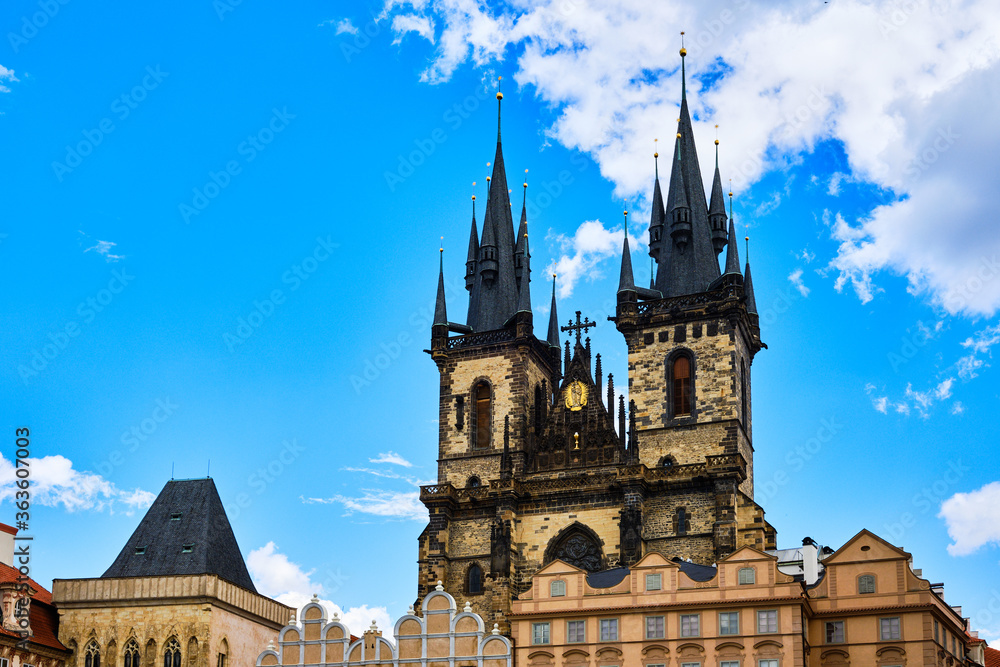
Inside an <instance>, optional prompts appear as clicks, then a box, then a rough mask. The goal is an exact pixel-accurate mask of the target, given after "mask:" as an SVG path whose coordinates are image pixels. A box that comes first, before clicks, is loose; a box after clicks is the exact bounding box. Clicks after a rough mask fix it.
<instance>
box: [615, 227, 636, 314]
mask: <svg viewBox="0 0 1000 667" xmlns="http://www.w3.org/2000/svg"><path fill="white" fill-rule="evenodd" d="M634 291H635V276H634V275H633V274H632V251H631V249H630V248H629V246H628V211H627V210H626V211H625V240H624V242H623V243H622V271H621V274H620V276H619V278H618V293H619V294H621V293H622V292H634Z"/></svg>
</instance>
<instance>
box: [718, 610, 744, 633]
mask: <svg viewBox="0 0 1000 667" xmlns="http://www.w3.org/2000/svg"><path fill="white" fill-rule="evenodd" d="M719 634H720V635H738V634H740V612H738V611H723V612H719Z"/></svg>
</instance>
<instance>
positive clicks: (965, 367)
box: [957, 323, 1000, 380]
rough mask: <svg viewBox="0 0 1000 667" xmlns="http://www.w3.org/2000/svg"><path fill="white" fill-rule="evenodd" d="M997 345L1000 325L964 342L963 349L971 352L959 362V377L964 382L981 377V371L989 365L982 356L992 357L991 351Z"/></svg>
mask: <svg viewBox="0 0 1000 667" xmlns="http://www.w3.org/2000/svg"><path fill="white" fill-rule="evenodd" d="M997 343H1000V323H997V324H995V325H993V326H988V327H986V328H985V329H983V330H982V331H977V332H976V333H974V334H973V335H971V336H969V337H968V338H966V339H965V340H964V341H962V347H964V348H965V349H967V350H971V352H970V353H969V354H967V355H966V356H964V357H962V358H960V359H959V360H958V363H957V367H958V376H959V377H960V378H962V379H963V380H971V379H972V378H974V377H976V376H977V375H979V369H981V368H983V367H984V366H988V365H989V364H987V363H986V361H985V360H984V359H981V358H980V355H986V356H988V357H992V356H993V354H992V352H991V350H992V349H993V346H994V345H996V344H997Z"/></svg>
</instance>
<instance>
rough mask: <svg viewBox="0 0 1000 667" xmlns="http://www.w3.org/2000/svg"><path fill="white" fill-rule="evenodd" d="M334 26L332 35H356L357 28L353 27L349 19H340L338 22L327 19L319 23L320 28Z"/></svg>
mask: <svg viewBox="0 0 1000 667" xmlns="http://www.w3.org/2000/svg"><path fill="white" fill-rule="evenodd" d="M334 24H336V26H337V29H336V32H334V35H343V34H345V33H346V34H348V35H356V34H358V27H357V26H356V25H354V23H353V22H352V21H351V19H340V20H339V21H338V20H337V19H328V20H326V21H323V22H322V23H320V26H325V25H334Z"/></svg>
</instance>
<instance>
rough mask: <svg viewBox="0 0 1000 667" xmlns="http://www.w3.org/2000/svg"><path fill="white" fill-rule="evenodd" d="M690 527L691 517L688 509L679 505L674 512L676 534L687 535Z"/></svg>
mask: <svg viewBox="0 0 1000 667" xmlns="http://www.w3.org/2000/svg"><path fill="white" fill-rule="evenodd" d="M690 529H691V519H690V518H689V517H688V513H687V510H686V509H685V508H683V507H678V508H677V511H676V512H674V534H675V535H687V533H688V531H689V530H690Z"/></svg>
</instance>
